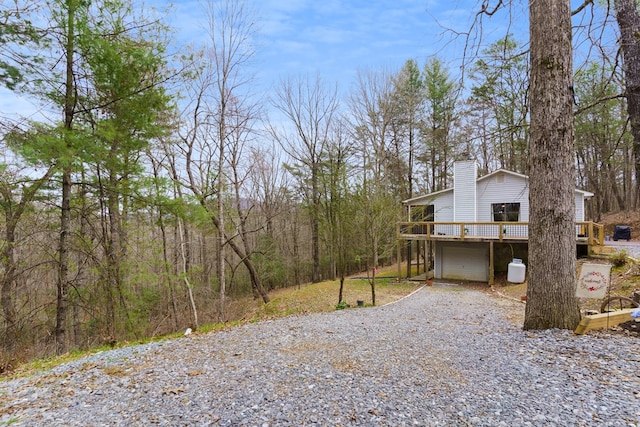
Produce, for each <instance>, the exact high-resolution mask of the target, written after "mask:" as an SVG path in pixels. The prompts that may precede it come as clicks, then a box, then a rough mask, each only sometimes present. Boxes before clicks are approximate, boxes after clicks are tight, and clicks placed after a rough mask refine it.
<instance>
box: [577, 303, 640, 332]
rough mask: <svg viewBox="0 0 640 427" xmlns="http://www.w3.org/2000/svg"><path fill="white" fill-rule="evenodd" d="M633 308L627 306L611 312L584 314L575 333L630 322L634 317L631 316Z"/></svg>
mask: <svg viewBox="0 0 640 427" xmlns="http://www.w3.org/2000/svg"><path fill="white" fill-rule="evenodd" d="M633 310H635V309H634V308H627V309H624V310H617V311H612V312H610V313H599V314H592V315H590V316H584V317H583V318H582V320H581V321H580V324H579V325H578V327H577V328H576V330H575V331H574V333H576V334H579V335H581V334H584V333H587V332H588V331H593V330H595V329H604V328H611V327H613V326H616V325H619V324H620V323H624V322H628V321H629V320H632V319H633V318H632V317H631V312H632V311H633Z"/></svg>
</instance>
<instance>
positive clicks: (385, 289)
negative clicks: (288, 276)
mask: <svg viewBox="0 0 640 427" xmlns="http://www.w3.org/2000/svg"><path fill="white" fill-rule="evenodd" d="M420 286H422V283H418V282H407V281H401V282H398V281H396V280H395V278H394V279H389V278H387V279H385V278H380V277H378V278H377V279H376V286H375V288H376V305H384V304H388V303H390V302H393V301H396V300H398V299H400V298H402V297H404V296H406V295H409V294H410V293H411V292H413V291H415V290H416V289H418V288H419V287H420ZM339 290H340V283H339V282H338V281H326V282H321V283H314V284H308V285H303V286H300V287H299V288H293V289H292V288H289V289H280V290H277V291H273V292H271V293H270V294H269V296H270V297H271V301H270V302H269V303H268V304H261V303H259V302H257V303H255V305H254V307H253V308H250V309H249V310H247V312H246V313H245V316H244V320H245V321H260V320H266V319H274V318H279V317H284V316H291V315H296V314H306V313H319V312H328V311H334V310H336V307H337V305H338V303H339V300H338V296H339ZM342 299H343V301H345V302H346V304H348V307H350V308H356V307H357V302H358V301H363V303H364V305H365V306H371V305H373V301H372V295H371V286H370V285H369V282H368V281H367V280H366V279H359V278H351V279H347V280H345V283H344V290H343V298H342Z"/></svg>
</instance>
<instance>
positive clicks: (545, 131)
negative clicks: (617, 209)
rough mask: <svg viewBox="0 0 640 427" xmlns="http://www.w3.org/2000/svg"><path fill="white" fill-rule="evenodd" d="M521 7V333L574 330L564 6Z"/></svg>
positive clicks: (544, 1)
mask: <svg viewBox="0 0 640 427" xmlns="http://www.w3.org/2000/svg"><path fill="white" fill-rule="evenodd" d="M529 10H530V40H531V151H530V174H529V205H530V208H529V209H530V211H529V212H530V213H529V285H528V289H527V307H526V311H525V320H524V329H548V328H561V329H574V328H575V327H576V326H577V325H578V323H579V322H580V310H579V307H578V301H577V298H576V296H575V287H576V235H575V232H576V231H575V180H574V175H575V166H574V160H573V156H574V147H573V93H572V92H573V91H572V76H573V70H572V65H573V64H572V62H573V61H572V46H571V11H570V2H569V1H568V0H530V1H529Z"/></svg>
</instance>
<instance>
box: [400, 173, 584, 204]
mask: <svg viewBox="0 0 640 427" xmlns="http://www.w3.org/2000/svg"><path fill="white" fill-rule="evenodd" d="M499 173H505V174H507V175H511V176H515V177H518V178H521V179H524V180H528V179H529V176H527V175H523V174H521V173H517V172H513V171H510V170H507V169H498V170H496V171H494V172H491V173H488V174H486V175H483V176H481V177H480V178H477V179H476V183H478V182H480V181H483V180H485V179H489V178H490V177H492V176H494V175H497V174H499ZM449 191H453V187H451V188H446V189H444V190H440V191H435V192H433V193H429V194H424V195H422V196H417V197H412V198H411V199H407V200H403V201H402V204H403V205H410V204H413V203H416V202H422V201H424V200H426V199H431V198H434V197H438V196H440V195H442V194H445V193H447V192H449ZM575 191H576V192H577V193H581V194H582V195H583V196H584V197H585V198H589V197H593V196H594V194H593V193H591V192H589V191H585V190H580V189H578V188H576V190H575Z"/></svg>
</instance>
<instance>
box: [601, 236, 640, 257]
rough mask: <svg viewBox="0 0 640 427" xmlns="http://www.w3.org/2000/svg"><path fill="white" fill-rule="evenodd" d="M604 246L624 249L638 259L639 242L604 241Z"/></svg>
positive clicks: (639, 251) (618, 249) (619, 249)
mask: <svg viewBox="0 0 640 427" xmlns="http://www.w3.org/2000/svg"><path fill="white" fill-rule="evenodd" d="M604 244H605V246H611V247H613V248H615V249H616V250H617V251H625V252H626V253H627V255H629V256H630V257H632V258H635V259H640V242H627V241H626V240H618V241H617V242H614V241H606V242H604Z"/></svg>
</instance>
